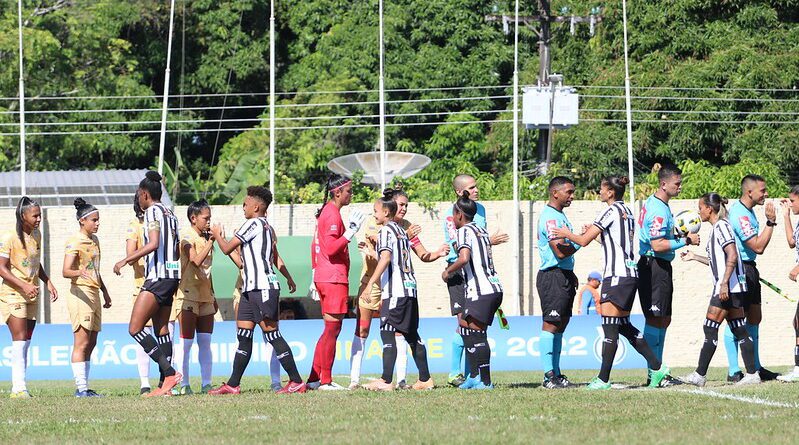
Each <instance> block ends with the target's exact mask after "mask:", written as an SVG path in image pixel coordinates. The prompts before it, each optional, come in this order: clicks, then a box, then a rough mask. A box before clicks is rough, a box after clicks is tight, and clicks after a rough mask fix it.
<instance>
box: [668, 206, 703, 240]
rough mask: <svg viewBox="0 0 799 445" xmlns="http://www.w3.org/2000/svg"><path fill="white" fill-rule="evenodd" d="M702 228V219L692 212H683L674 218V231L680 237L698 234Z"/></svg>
mask: <svg viewBox="0 0 799 445" xmlns="http://www.w3.org/2000/svg"><path fill="white" fill-rule="evenodd" d="M701 227H702V218H700V217H699V214H698V213H696V212H695V211H693V210H683V211H682V212H680V213H678V214H677V215H675V216H674V229H675V230H676V231H677V233H678V234H680V235H686V234H688V233H698V232H699V229H700V228H701Z"/></svg>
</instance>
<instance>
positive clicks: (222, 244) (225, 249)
mask: <svg viewBox="0 0 799 445" xmlns="http://www.w3.org/2000/svg"><path fill="white" fill-rule="evenodd" d="M211 234H212V235H213V236H214V240H216V244H217V245H219V250H221V251H222V253H224V254H225V255H230V254H231V253H233V251H234V250H236V248H238V247H239V246H241V245H242V242H241V238H239V236H238V234H236V235H235V236H234V237H233V238H231V239H230V240H227V239H225V233H224V232H223V230H222V225H220V224H214V225H213V226H211Z"/></svg>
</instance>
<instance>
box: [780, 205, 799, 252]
mask: <svg viewBox="0 0 799 445" xmlns="http://www.w3.org/2000/svg"><path fill="white" fill-rule="evenodd" d="M780 205H781V206H782V216H783V218H782V222H783V224H784V225H785V239H786V240H787V241H788V247H790V248H791V249H793V248H794V247H796V240H794V239H793V231H792V230H791V228H792V227H793V224H791V205H790V202H789V201H788V200H783V201H782V203H781V204H780Z"/></svg>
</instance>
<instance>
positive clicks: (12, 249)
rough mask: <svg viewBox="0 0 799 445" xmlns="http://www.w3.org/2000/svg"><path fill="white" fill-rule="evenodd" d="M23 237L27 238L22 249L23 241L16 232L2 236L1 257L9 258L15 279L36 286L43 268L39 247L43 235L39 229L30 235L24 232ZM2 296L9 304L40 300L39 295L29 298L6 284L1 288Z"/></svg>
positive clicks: (0, 237) (9, 232)
mask: <svg viewBox="0 0 799 445" xmlns="http://www.w3.org/2000/svg"><path fill="white" fill-rule="evenodd" d="M22 235H23V236H24V237H25V247H22V241H20V240H19V237H18V236H17V232H16V231H15V230H9V231H7V232H5V233H3V234H2V236H0V256H2V257H3V258H8V260H9V269H10V270H11V273H12V274H14V276H15V277H17V278H19V279H20V280H22V281H25V282H27V283H30V284H33V285H36V284H37V283H38V282H39V267H41V263H40V262H41V250H40V248H39V246H40V244H41V242H42V234H41V232H39V230H38V229H37V230H34V231H33V233H31V234H30V235H28V234H27V233H24V232H23V234H22ZM0 296H2V297H3V298H4V299H5V300H6V302H7V303H33V302H35V301H37V299H38V295H37V296H35V297H33V298H28V297H26V296H24V295H22V294H20V293H19V291H18V290H17V289H15V288H13V287H11V286H10V285H9V284H7V283H5V282H3V285H2V287H0Z"/></svg>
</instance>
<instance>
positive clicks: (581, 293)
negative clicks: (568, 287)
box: [577, 271, 602, 315]
mask: <svg viewBox="0 0 799 445" xmlns="http://www.w3.org/2000/svg"><path fill="white" fill-rule="evenodd" d="M600 284H602V274H600V273H599V272H597V271H594V272H591V273H590V274H588V282H587V283H586V284H584V285H582V286H581V287H580V289H578V290H577V315H602V314H601V313H600V311H599V286H600Z"/></svg>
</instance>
